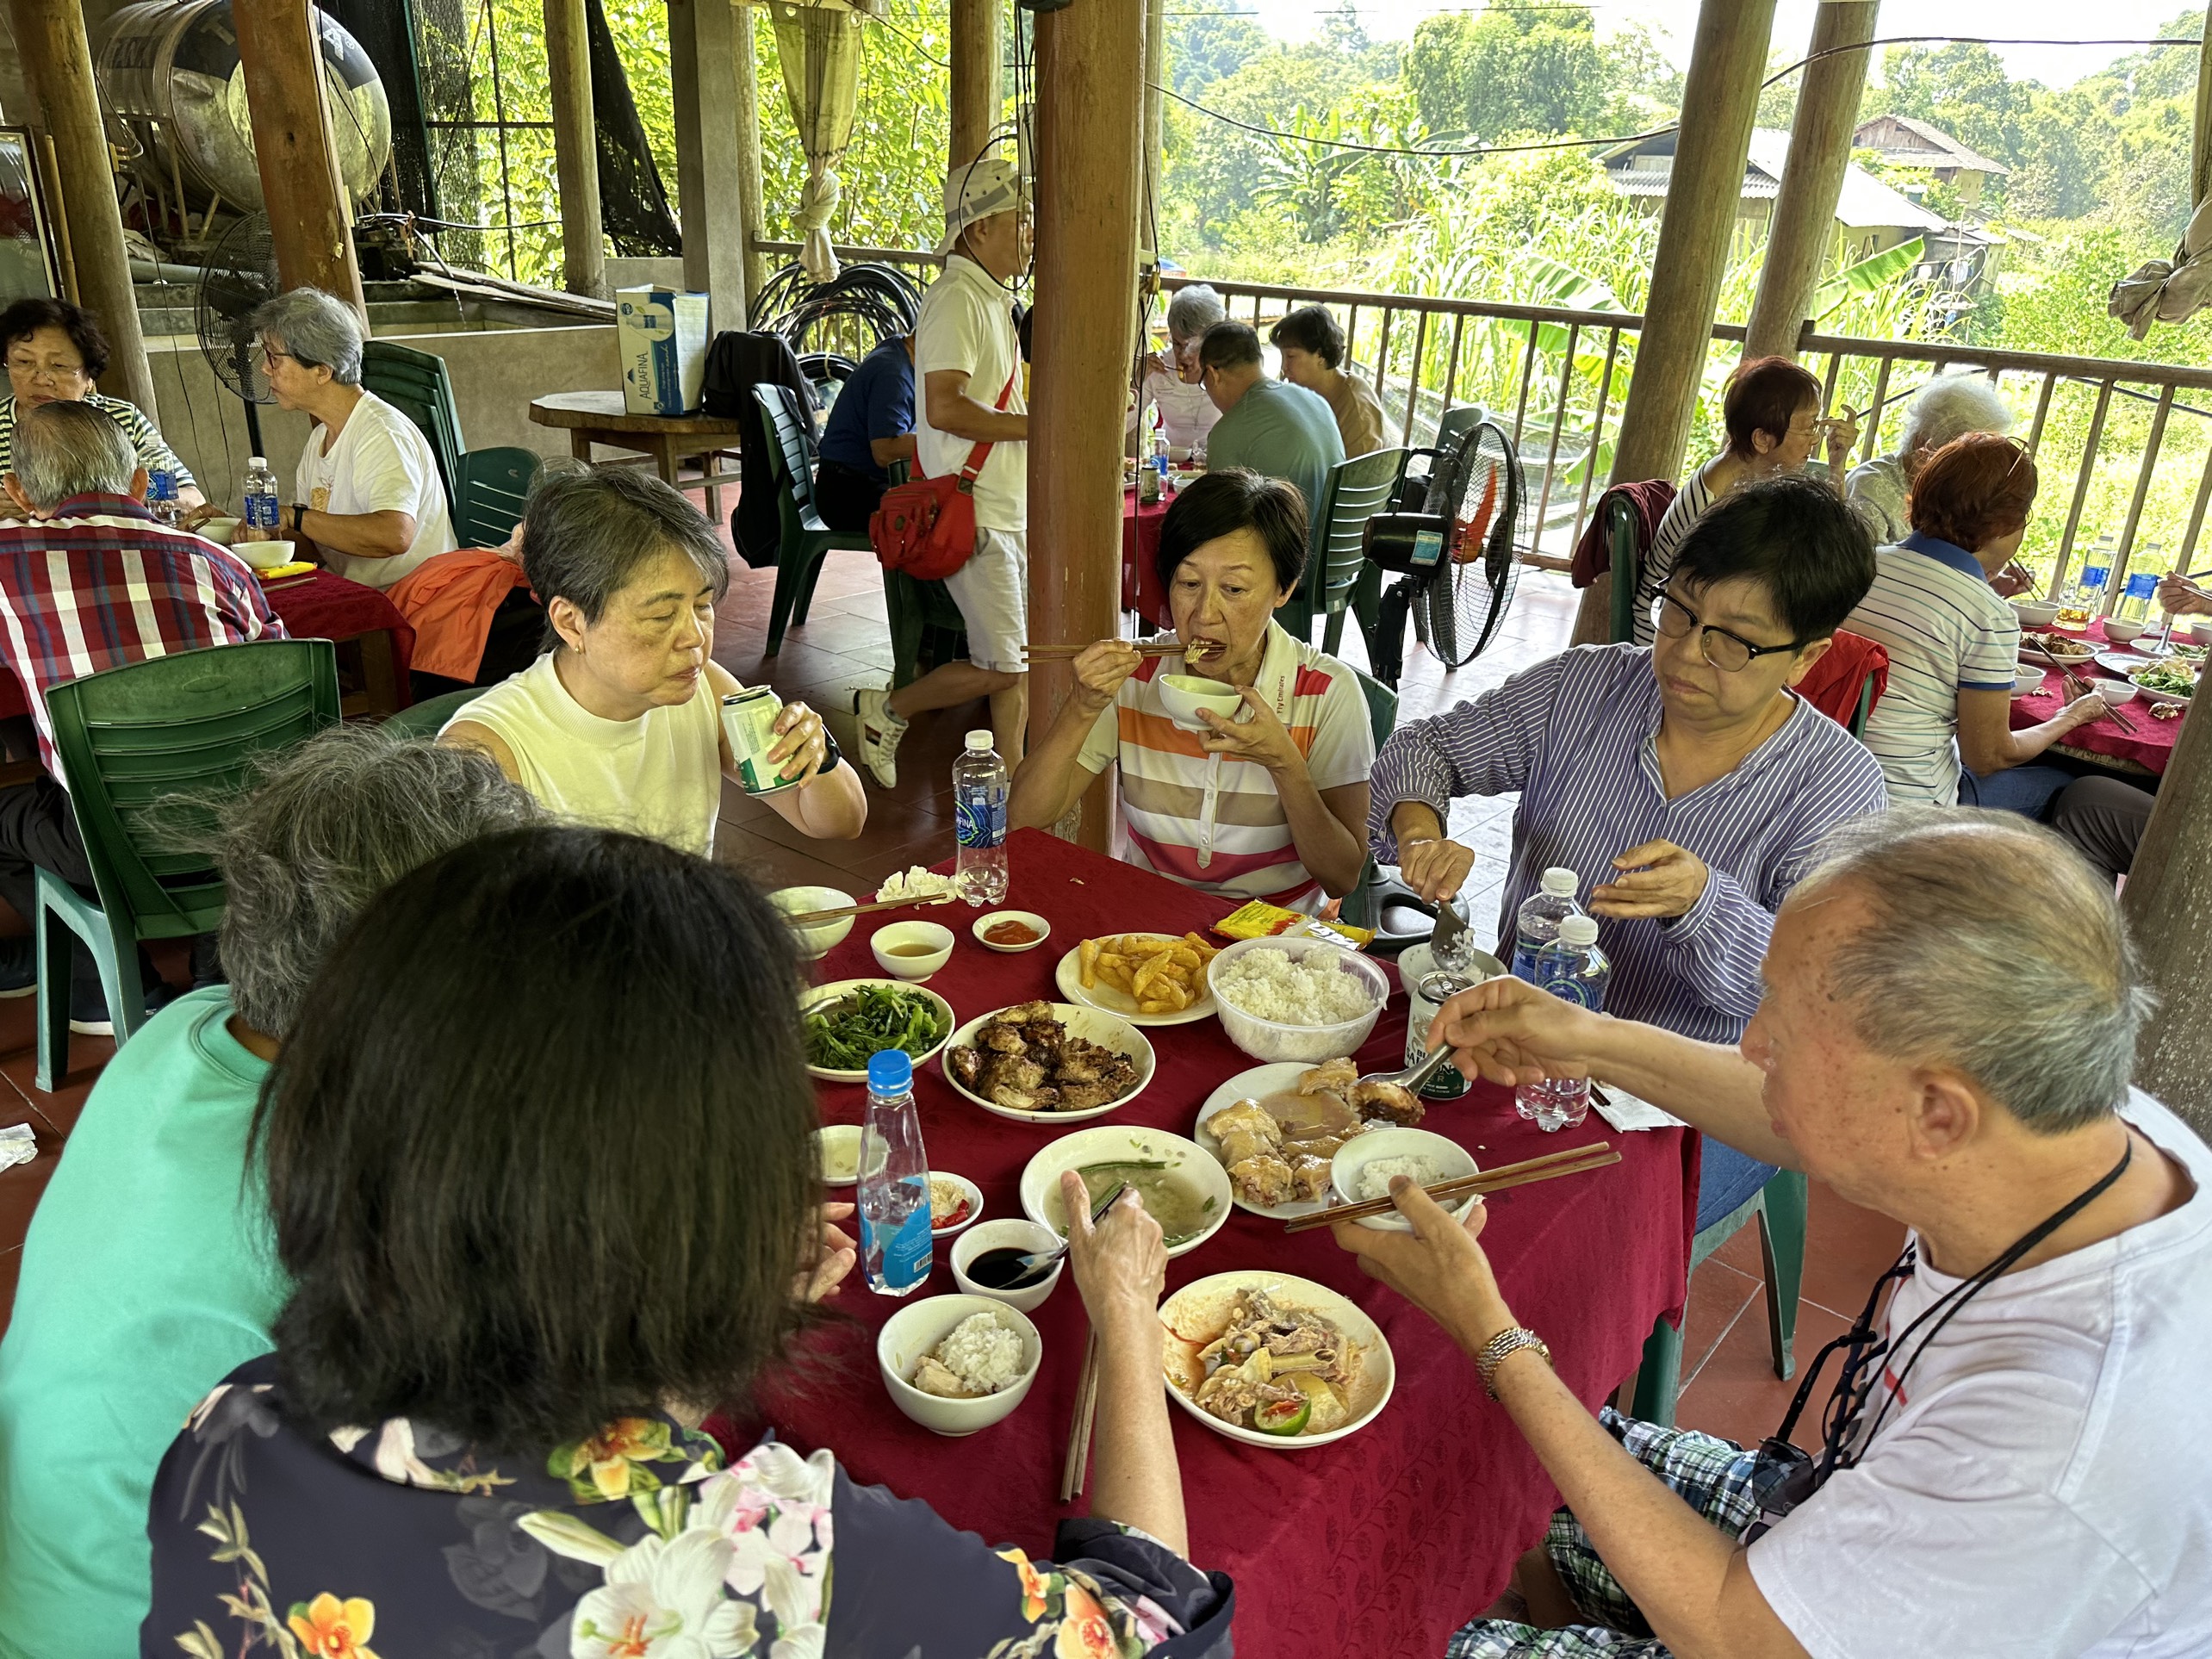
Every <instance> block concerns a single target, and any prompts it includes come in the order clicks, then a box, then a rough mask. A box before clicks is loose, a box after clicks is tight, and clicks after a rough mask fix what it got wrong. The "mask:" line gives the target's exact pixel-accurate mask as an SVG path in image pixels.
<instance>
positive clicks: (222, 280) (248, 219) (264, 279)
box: [192, 213, 282, 455]
mask: <svg viewBox="0 0 2212 1659" xmlns="http://www.w3.org/2000/svg"><path fill="white" fill-rule="evenodd" d="M200 263H201V266H202V270H204V271H205V272H206V275H205V276H203V277H202V278H201V279H200V291H199V295H198V296H197V298H196V300H195V301H194V302H193V308H192V316H193V323H194V325H195V326H196V327H197V329H198V330H199V334H200V349H201V350H202V351H204V352H206V353H207V354H208V366H209V367H210V368H212V369H213V370H214V371H215V378H216V379H218V380H220V381H221V382H222V383H223V384H224V385H226V386H227V387H229V388H230V389H231V390H232V391H233V392H235V393H237V394H238V395H239V401H241V402H243V403H244V404H245V435H246V443H247V444H248V447H249V448H250V450H251V451H252V453H253V454H255V455H260V454H262V453H264V451H263V450H262V447H261V415H260V411H259V409H258V407H257V406H258V405H260V404H264V403H273V402H275V401H276V399H275V397H274V396H273V395H271V394H270V390H269V376H268V375H267V374H266V373H264V370H263V368H262V363H261V348H260V342H259V341H258V340H257V339H255V338H254V332H253V314H254V313H255V312H256V311H258V309H260V308H261V306H262V304H263V303H264V301H269V300H273V299H275V298H276V297H277V295H278V294H279V293H280V292H282V285H281V281H280V279H279V278H278V277H277V251H276V248H275V246H274V245H273V244H272V243H271V242H270V239H269V215H268V214H265V213H249V214H244V215H243V216H241V217H240V218H239V219H238V220H237V221H235V222H234V223H233V225H232V226H231V227H230V228H229V229H228V230H227V231H225V232H224V233H223V234H222V239H221V241H219V242H217V243H216V244H215V245H214V247H213V248H211V249H209V250H208V254H207V257H206V258H204V259H202V261H201V262H200Z"/></svg>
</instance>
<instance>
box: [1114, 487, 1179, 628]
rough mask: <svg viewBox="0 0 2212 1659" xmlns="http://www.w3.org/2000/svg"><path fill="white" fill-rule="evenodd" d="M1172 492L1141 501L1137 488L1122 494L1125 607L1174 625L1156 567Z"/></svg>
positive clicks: (1161, 623) (1171, 625) (1155, 620)
mask: <svg viewBox="0 0 2212 1659" xmlns="http://www.w3.org/2000/svg"><path fill="white" fill-rule="evenodd" d="M1173 500H1175V498H1174V497H1173V496H1172V495H1167V496H1163V497H1161V498H1160V499H1159V500H1157V501H1140V500H1137V493H1136V491H1135V490H1134V489H1129V490H1124V491H1123V492H1122V609H1123V610H1124V611H1134V612H1136V613H1137V614H1138V615H1140V616H1141V617H1144V618H1147V619H1148V620H1150V621H1153V622H1156V623H1158V624H1159V625H1160V626H1161V627H1163V628H1171V627H1173V626H1174V625H1175V624H1173V623H1172V622H1171V621H1170V620H1169V618H1168V614H1167V593H1166V591H1165V589H1164V588H1162V587H1161V586H1160V581H1159V572H1158V571H1156V570H1155V569H1153V562H1154V559H1155V558H1156V556H1158V554H1159V521H1160V520H1161V519H1165V517H1167V509H1168V506H1169V504H1170V503H1171V502H1172V501H1173Z"/></svg>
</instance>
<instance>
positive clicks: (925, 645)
mask: <svg viewBox="0 0 2212 1659" xmlns="http://www.w3.org/2000/svg"><path fill="white" fill-rule="evenodd" d="M883 594H884V604H885V609H886V611H887V612H888V614H889V616H890V618H891V662H892V668H891V683H892V688H893V689H894V690H895V689H897V688H898V687H900V686H904V685H907V684H909V683H910V682H911V681H913V680H916V679H918V678H919V677H920V676H921V675H923V674H927V673H928V672H929V670H930V669H932V668H935V667H936V666H937V665H938V664H939V663H941V662H960V661H961V660H962V659H964V658H965V657H966V656H967V649H968V647H967V624H966V622H965V621H963V620H962V619H961V617H960V606H957V605H955V604H954V603H953V596H952V594H951V593H948V592H947V591H946V588H945V584H944V583H942V582H941V581H916V580H915V579H914V578H913V577H912V576H910V575H907V574H906V573H905V572H904V571H903V570H886V571H885V572H884V573H883Z"/></svg>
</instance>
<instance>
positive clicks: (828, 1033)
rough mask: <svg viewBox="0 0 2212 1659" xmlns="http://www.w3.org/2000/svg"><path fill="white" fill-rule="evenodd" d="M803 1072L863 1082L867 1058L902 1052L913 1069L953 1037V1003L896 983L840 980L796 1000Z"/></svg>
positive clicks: (866, 1074)
mask: <svg viewBox="0 0 2212 1659" xmlns="http://www.w3.org/2000/svg"><path fill="white" fill-rule="evenodd" d="M798 1014H799V1023H800V1025H801V1026H802V1027H803V1028H804V1029H805V1034H806V1069H807V1071H808V1072H810V1073H811V1074H812V1075H813V1076H815V1077H817V1078H823V1079H824V1080H826V1081H828V1082H830V1083H866V1082H867V1080H868V1056H869V1055H871V1054H877V1053H882V1052H883V1051H884V1050H885V1049H886V1048H901V1049H904V1050H905V1051H906V1053H909V1054H910V1055H912V1056H913V1057H914V1068H915V1070H916V1071H917V1072H918V1071H919V1070H921V1069H922V1062H923V1061H924V1060H926V1059H929V1057H930V1056H931V1055H932V1054H934V1053H936V1052H937V1051H938V1050H939V1049H940V1048H942V1047H944V1046H945V1041H946V1039H947V1038H948V1037H950V1036H951V1035H953V1024H954V1020H953V1005H952V1004H951V1003H948V1002H947V1001H946V1000H945V999H944V998H943V997H940V996H939V995H938V994H937V993H936V992H935V991H925V990H924V989H923V987H921V986H920V985H906V984H904V983H902V982H901V981H899V980H897V979H839V980H836V981H835V982H834V983H832V984H829V985H820V986H817V988H816V989H814V990H812V991H808V992H807V993H806V994H805V996H803V997H801V998H800V999H799V1005H798Z"/></svg>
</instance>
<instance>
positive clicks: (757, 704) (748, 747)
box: [722, 686, 792, 795]
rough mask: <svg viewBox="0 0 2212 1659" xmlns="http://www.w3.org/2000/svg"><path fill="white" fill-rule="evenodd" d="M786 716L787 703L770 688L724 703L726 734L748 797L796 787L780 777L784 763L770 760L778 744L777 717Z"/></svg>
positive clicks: (740, 694) (734, 695)
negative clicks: (769, 752) (785, 704)
mask: <svg viewBox="0 0 2212 1659" xmlns="http://www.w3.org/2000/svg"><path fill="white" fill-rule="evenodd" d="M782 712H783V699H781V698H780V697H778V696H777V695H776V694H775V693H774V692H772V691H770V690H769V689H768V688H767V687H766V686H755V687H752V688H751V689H750V690H749V691H741V692H734V693H731V694H730V696H728V697H725V698H724V699H722V730H723V731H724V734H725V735H726V736H728V737H729V739H730V758H731V759H733V760H735V761H736V762H737V779H738V781H739V782H740V783H742V784H743V785H744V786H745V792H746V793H747V794H748V795H773V794H775V793H776V792H778V791H780V790H785V789H789V788H791V787H792V783H791V781H790V780H786V779H784V778H781V777H779V776H778V775H777V774H778V772H779V771H780V767H781V762H780V761H771V760H770V759H769V758H768V751H769V750H770V749H774V747H775V743H776V717H777V716H779V715H780V714H781V713H782Z"/></svg>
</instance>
